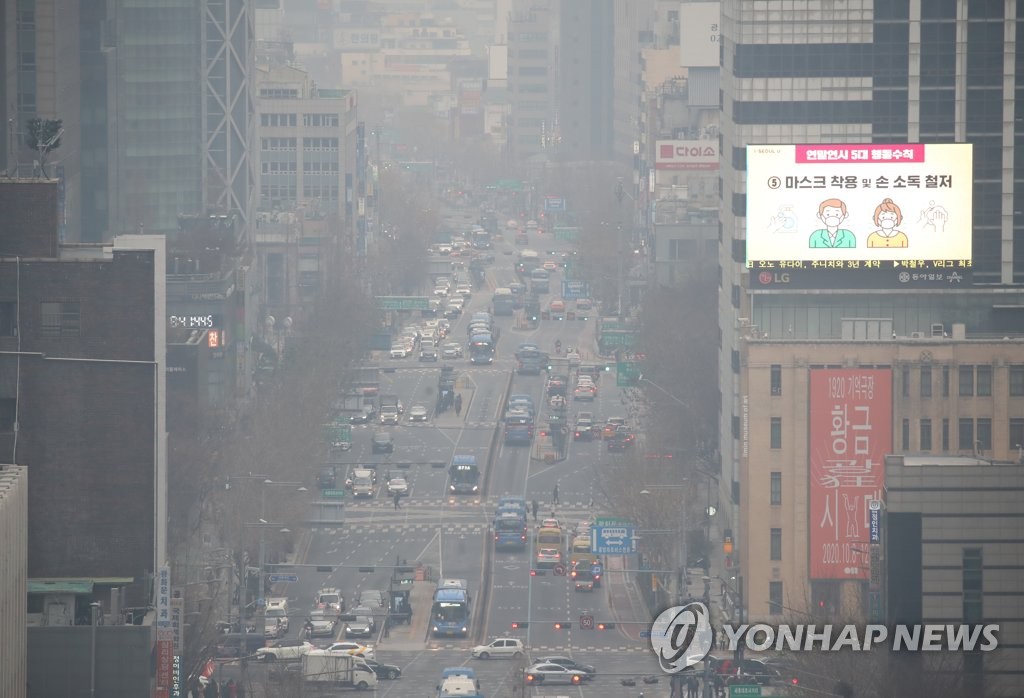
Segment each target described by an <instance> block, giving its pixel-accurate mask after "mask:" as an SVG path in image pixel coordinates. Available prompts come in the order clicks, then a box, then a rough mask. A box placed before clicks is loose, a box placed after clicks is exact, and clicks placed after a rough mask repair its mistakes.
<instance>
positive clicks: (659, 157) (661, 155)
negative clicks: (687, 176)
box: [654, 141, 718, 170]
mask: <svg viewBox="0 0 1024 698" xmlns="http://www.w3.org/2000/svg"><path fill="white" fill-rule="evenodd" d="M655 146H656V148H655V153H654V169H656V170H717V169H718V141H658V142H657V143H656V144H655Z"/></svg>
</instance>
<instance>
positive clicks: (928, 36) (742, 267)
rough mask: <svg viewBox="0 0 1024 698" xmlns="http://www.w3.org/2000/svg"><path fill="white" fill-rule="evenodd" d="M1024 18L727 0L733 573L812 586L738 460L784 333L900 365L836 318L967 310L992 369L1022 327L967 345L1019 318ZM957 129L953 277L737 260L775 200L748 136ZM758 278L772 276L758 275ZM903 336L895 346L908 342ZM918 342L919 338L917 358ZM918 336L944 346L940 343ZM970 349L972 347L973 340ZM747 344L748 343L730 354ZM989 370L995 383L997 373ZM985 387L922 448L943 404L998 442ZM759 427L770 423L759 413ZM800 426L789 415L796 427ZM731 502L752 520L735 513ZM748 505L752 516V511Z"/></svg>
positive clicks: (727, 368)
mask: <svg viewBox="0 0 1024 698" xmlns="http://www.w3.org/2000/svg"><path fill="white" fill-rule="evenodd" d="M681 7H682V9H685V8H686V4H683V5H682V6H681ZM1021 21H1022V19H1021V15H1020V10H1019V4H1017V5H1014V4H1012V3H1011V4H1005V3H967V2H947V3H916V2H910V1H909V0H896V1H894V2H886V3H875V4H874V5H873V6H871V5H868V4H865V3H858V2H855V3H843V4H841V5H840V4H836V5H835V6H834V7H830V10H829V12H828V13H825V14H817V13H816V12H815V11H814V10H813V9H811V8H809V7H805V6H796V5H793V4H791V3H786V2H781V1H771V2H766V3H759V4H758V6H757V8H754V7H752V6H751V4H750V3H746V2H742V1H741V0H723V1H722V3H721V22H720V23H721V31H722V34H721V44H722V46H721V53H720V55H721V57H722V63H721V80H722V94H721V100H722V101H721V105H722V122H721V132H722V135H721V139H720V145H721V161H720V162H721V186H722V191H721V202H722V204H721V229H722V234H721V245H720V248H719V266H720V268H721V272H722V280H721V294H720V307H719V317H720V318H721V326H720V330H721V333H722V351H721V354H720V361H719V372H720V376H719V384H720V389H721V396H722V412H721V419H720V437H721V446H720V447H721V451H722V459H723V481H725V482H729V481H730V480H731V481H732V486H733V492H734V494H735V495H736V496H734V497H733V500H732V504H733V506H731V507H729V506H727V507H723V510H722V512H721V513H722V515H723V517H724V518H725V520H726V521H727V522H728V521H729V519H732V521H733V526H734V528H735V530H736V531H743V532H745V533H749V534H753V535H755V536H756V537H754V538H747V539H744V538H743V536H742V535H741V536H740V537H739V538H737V540H736V545H737V546H738V549H739V550H741V551H742V552H741V558H742V559H744V560H745V561H746V562H745V564H746V565H749V566H747V567H745V569H744V570H743V574H744V575H745V576H746V577H747V578H748V579H770V578H772V575H773V574H774V572H773V570H775V569H777V568H778V569H779V570H780V572H779V573H780V574H783V575H786V576H787V577H790V576H791V577H793V578H794V579H796V580H797V584H798V586H799V587H800V588H798V589H797V590H795V591H794V592H793V593H792V594H791V595H790V594H789V593H788V592H787V598H789V599H790V601H792V602H794V603H803V602H804V601H805V600H806V601H810V600H811V599H812V598H813V594H812V593H811V591H812V589H811V588H809V583H808V581H807V577H806V574H805V571H804V570H803V569H802V568H800V567H799V566H797V567H793V568H789V569H785V566H783V567H779V566H778V565H774V564H769V563H770V562H771V561H769V560H767V559H766V558H765V555H764V552H765V550H766V546H765V541H764V540H763V537H764V529H765V524H764V522H763V520H761V519H759V515H760V513H763V512H759V510H758V509H756V507H766V506H770V505H766V504H765V503H764V501H763V499H764V497H765V492H766V490H765V484H764V482H763V477H762V476H763V473H761V470H760V469H757V470H756V472H758V473H761V474H760V475H758V478H760V479H756V480H751V479H750V477H751V476H750V473H751V471H752V469H748V466H747V465H745V464H746V463H748V462H749V459H748V454H747V452H746V451H745V449H746V448H747V447H746V446H745V445H744V444H745V443H746V440H747V438H748V435H747V434H748V433H747V427H746V426H744V425H747V424H749V425H750V429H751V430H753V429H754V428H755V424H754V422H753V421H752V420H751V419H750V417H749V415H748V414H747V412H746V410H747V409H755V408H756V409H759V410H763V409H764V408H765V406H766V404H767V405H771V404H772V402H773V401H774V400H768V401H767V403H765V402H764V401H761V400H760V398H758V399H757V400H754V399H751V400H750V403H749V405H747V404H745V403H744V396H745V395H748V390H749V389H748V387H747V386H749V385H751V384H753V383H755V382H757V383H761V384H764V383H765V375H766V374H765V375H761V373H758V374H757V375H759V376H760V377H759V378H757V379H756V380H755V379H754V376H753V375H750V374H751V371H752V370H753V369H752V368H750V367H751V366H754V365H757V366H771V365H773V364H775V365H780V364H781V365H783V366H785V365H787V362H788V361H789V360H790V358H791V354H790V351H789V350H788V349H786V348H785V347H784V346H782V345H783V344H784V343H785V341H786V340H807V341H809V342H814V345H813V346H814V355H813V356H812V355H811V354H809V353H808V352H805V351H803V350H801V353H804V354H806V357H805V358H803V359H802V360H803V361H805V362H807V363H828V362H827V361H825V360H823V359H822V358H820V356H821V355H822V352H824V351H825V347H827V346H833V347H834V348H833V349H829V350H828V353H831V354H832V355H833V356H835V359H834V361H835V362H837V363H842V362H843V361H844V360H845V361H848V362H852V363H853V364H855V365H868V364H871V363H873V362H874V363H880V364H885V365H892V363H891V362H893V361H896V360H897V359H898V358H899V357H898V355H897V354H898V353H897V352H893V356H891V357H888V358H886V357H885V356H883V355H879V352H878V351H877V350H875V349H873V348H872V347H870V346H868V345H865V344H863V343H852V344H844V343H843V341H842V340H843V337H844V335H843V327H844V323H843V319H844V318H882V319H884V320H888V321H889V322H891V328H892V329H891V332H890V333H889V334H890V336H891V334H892V333H893V332H894V333H895V334H896V335H897V336H898V337H910V336H912V335H913V334H914V333H918V334H920V335H921V336H924V337H930V336H931V327H932V326H933V325H934V326H936V327H939V328H945V329H944V330H941V329H940V333H941V332H942V331H945V332H949V328H951V327H952V325H953V324H954V323H963V324H965V325H966V333H967V336H968V337H976V338H979V339H977V340H968V341H967V342H966V344H964V343H963V342H954V343H953V346H958V347H959V346H961V345H963V346H964V347H971V348H972V349H971V353H972V356H971V358H969V359H968V358H966V356H965V358H963V359H960V358H957V361H963V362H964V363H965V364H970V363H972V362H977V363H978V364H981V363H986V364H989V363H991V364H992V365H993V371H998V370H1000V369H999V368H998V364H997V361H998V359H999V357H1000V356H1003V355H1004V354H1005V353H1006V352H1009V351H1011V349H1012V348H1015V347H1016V343H1015V342H1014V343H1011V344H1007V345H1006V347H1005V348H1000V346H1001V345H998V344H992V345H990V347H989V348H988V349H974V347H975V346H976V345H977V344H978V343H979V342H981V339H980V337H982V336H984V335H986V334H987V335H990V336H995V337H1003V336H1004V335H1005V336H1011V337H1013V336H1016V332H1017V331H1018V330H1019V328H1020V327H1022V326H1024V316H1022V315H1021V309H1022V308H1024V287H1022V286H1021V282H1022V281H1024V253H1022V250H1024V218H1022V217H1021V216H1020V215H1018V214H1016V213H1015V212H1019V211H1021V210H1024V187H1022V179H1024V171H1022V169H1021V168H1020V167H1018V166H1016V165H1015V164H1014V163H1018V162H1019V161H1020V156H1019V153H1020V152H1021V151H1020V148H1021V146H1022V142H1024V140H1022V139H1024V121H1021V120H1020V119H1007V118H1005V117H1004V115H1005V114H1012V113H1014V111H1013V110H1014V104H1015V97H1016V95H1018V94H1019V92H1020V89H1021V85H1022V80H1024V77H1022V71H1021V70H1020V68H1019V66H1020V60H1019V46H1018V45H1017V43H1016V40H1015V37H1019V35H1020V27H1021ZM681 24H682V21H681ZM953 142H957V143H972V144H974V151H973V152H974V162H973V168H974V174H973V178H972V185H973V198H974V207H973V222H972V223H973V224H972V226H971V229H972V248H973V252H972V256H973V260H972V263H971V271H972V274H973V277H972V279H971V281H970V282H969V283H967V284H964V285H962V286H961V288H959V289H957V290H956V291H948V290H940V289H935V290H915V289H911V288H881V287H879V288H873V289H864V290H851V289H850V288H849V287H848V284H847V283H845V282H844V279H843V278H842V277H839V276H837V277H836V278H835V279H834V280H833V282H832V283H830V284H827V285H826V286H824V287H817V288H815V289H814V291H813V293H807V292H806V291H804V292H798V291H797V290H796V289H791V290H787V289H786V284H787V283H789V282H790V281H791V278H790V275H789V274H788V273H787V272H786V270H782V271H781V272H779V273H777V274H773V273H769V272H765V274H764V275H763V276H762V275H761V274H758V277H760V278H755V277H754V276H752V275H751V274H750V271H749V270H748V269H747V268H746V264H745V263H746V260H747V245H748V241H749V238H750V236H749V234H748V232H749V230H748V225H747V223H748V220H749V219H748V218H747V217H748V215H753V216H769V215H770V212H763V211H754V212H751V211H748V209H747V202H746V196H747V184H748V180H747V172H746V171H747V165H748V163H747V151H746V149H745V148H746V146H747V145H751V144H801V143H811V144H828V143H897V144H899V143H953ZM1015 154H1016V155H1015ZM764 220H767V218H765V219H764ZM943 278H944V277H943ZM848 280H849V277H847V278H846V281H848ZM755 282H756V283H757V284H764V285H759V286H757V287H754V286H753V284H755ZM776 282H777V283H776ZM767 285H771V288H767V287H766V286H767ZM877 336H884V335H877ZM755 337H757V338H760V339H758V340H757V341H755V340H754V338H755ZM765 338H767V340H768V341H767V342H765V341H764V340H765ZM761 343H764V345H763V346H762V345H761ZM780 343H782V344H780ZM982 344H983V342H982ZM896 346H899V347H900V348H901V349H900V350H901V351H902V346H903V345H902V343H901V342H899V343H897V345H896ZM755 347H756V348H755ZM915 349H916V348H915ZM924 351H925V349H924V348H922V349H919V350H916V354H917V360H918V361H922V359H921V356H922V355H923V353H924ZM927 351H929V352H932V355H933V356H938V355H939V354H938V353H937V349H936V348H933V347H928V348H927ZM956 351H957V352H960V351H964V352H967V349H966V348H964V349H957V350H956ZM975 351H978V352H981V356H974V355H973V353H974V352H975ZM986 351H987V352H988V353H989V356H985V352H986ZM883 354H884V352H883ZM755 355H756V360H754V358H755ZM744 356H749V357H750V359H749V360H746V361H740V360H739V359H740V357H744ZM905 360H907V361H911V358H910V357H906V358H905ZM1005 360H1006V361H1011V357H1010V356H1006V357H1005ZM1018 361H1019V360H1018ZM803 370H806V369H803ZM912 375H913V372H912ZM1004 378H1005V377H1004ZM993 385H994V386H999V388H1000V389H1002V387H1003V384H1000V383H999V382H993ZM763 387H764V385H762V388H763ZM759 390H760V388H759ZM994 391H995V389H994ZM759 394H761V393H759ZM763 394H765V395H767V394H768V393H763ZM804 399H805V394H804V393H801V391H799V390H798V391H797V400H796V401H794V404H793V405H792V406H791V409H793V410H795V412H792V413H790V414H789V415H788V416H789V419H786V417H787V415H778V416H781V417H783V419H784V422H783V423H784V424H785V423H786V422H788V421H795V422H796V423H797V425H801V424H802V423H803V422H802V421H801V420H802V417H801V416H800V415H802V414H804V413H805V409H806V408H805V406H804V405H803V400H804ZM992 400H993V402H992V404H990V405H987V406H986V409H987V411H988V413H982V412H978V413H976V414H975V413H973V409H974V408H973V407H970V409H971V410H972V412H968V413H963V412H961V410H962V409H964V408H965V407H967V406H966V405H963V404H962V403H959V402H957V403H955V404H956V405H957V409H956V410H952V409H951V410H950V411H949V413H948V415H945V416H939V415H933V416H932V417H931V418H932V419H933V422H932V429H933V435H932V439H933V446H932V448H933V449H937V448H938V446H937V445H938V444H940V443H941V442H940V440H939V437H938V436H937V435H938V434H939V423H938V422H935V421H934V420H935V419H942V418H948V419H950V420H955V421H951V423H950V424H951V426H950V429H951V430H952V431H951V436H950V449H955V448H956V447H957V445H958V439H957V437H958V436H959V433H958V429H959V427H960V422H959V420H960V419H968V418H970V419H973V420H975V422H974V428H975V429H977V428H978V422H977V420H984V419H990V420H991V425H992V439H993V441H992V449H993V450H992V453H993V455H994V457H997V458H998V457H1006V456H1007V455H1008V454H1007V453H1006V446H1007V444H1006V438H1005V437H1006V430H1007V429H1008V428H1009V424H1008V419H1009V417H1010V416H1011V415H1012V414H1013V412H1012V411H1011V412H1007V411H1004V409H1003V406H1002V405H1001V404H1000V403H998V402H995V399H994V398H993V399H992ZM988 402H989V400H988V399H986V400H978V399H977V398H975V400H974V401H970V402H969V404H970V405H971V406H973V405H976V404H977V405H978V406H979V407H980V406H982V405H986V403H988ZM914 409H915V408H914V407H913V405H911V404H909V403H908V404H902V403H901V404H899V405H898V406H897V410H896V412H895V413H894V414H895V415H896V416H894V420H895V421H896V424H895V426H894V428H895V430H896V434H897V435H900V434H901V429H902V420H903V419H908V420H910V429H911V439H910V441H911V444H913V443H914V442H915V439H917V438H919V434H918V425H917V423H918V422H919V421H920V420H921V419H924V418H925V415H924V414H923V413H915V412H914ZM900 410H904V411H905V412H906V413H905V414H904V413H901V412H900ZM1019 411H1020V410H1019V407H1018V408H1017V413H1019ZM765 417H768V415H765ZM748 420H750V421H748ZM965 424H966V423H965ZM982 424H983V425H984V424H985V423H984V422H982ZM757 428H759V429H765V428H766V423H765V420H764V419H761V420H760V423H759V424H758V425H757ZM965 428H966V426H965ZM982 428H985V427H984V426H983V427H982ZM752 433H753V432H752V431H751V432H750V434H751V435H750V437H749V438H751V439H752V438H753V437H752ZM801 434H802V433H801V431H800V427H799V426H798V429H797V432H796V433H795V434H794V438H795V439H796V442H800V439H801V438H802V436H801ZM761 436H762V437H764V436H766V434H764V433H762V435H761ZM751 443H753V441H751ZM797 447H798V448H803V447H804V446H800V444H799V443H797ZM751 452H755V451H754V450H753V449H751ZM757 452H758V453H759V450H758V451H757ZM769 455H772V454H769ZM793 455H794V456H796V458H795V462H796V463H798V464H802V463H805V462H806V460H805V459H803V460H801V459H802V458H803V456H804V454H802V453H800V452H797V453H795V454H793ZM798 467H799V466H798ZM737 506H739V509H737ZM745 507H754V509H751V510H749V511H746V510H744V508H745ZM737 515H739V516H740V517H741V518H742V520H743V521H744V522H745V523H743V524H742V525H736V522H737V518H736V517H737ZM787 515H795V516H797V517H798V518H800V519H802V520H803V521H804V522H803V523H799V522H797V521H796V520H795V521H794V524H795V525H803V526H805V525H806V517H807V516H808V513H807V512H806V511H797V512H795V513H793V512H791V513H790V514H787ZM755 521H756V522H757V528H756V529H754V528H751V526H752V525H753V523H752V522H755ZM725 525H726V526H728V525H729V524H728V523H726V524H725ZM800 554H802V553H798V555H800ZM794 564H798V563H794ZM799 564H802V563H799ZM761 586H762V587H764V586H765V585H764V584H762V585H761ZM755 587H756V585H748V590H749V599H748V605H749V607H750V609H751V612H752V617H753V616H754V615H756V614H760V613H764V612H766V610H767V603H768V595H767V594H768V590H767V589H766V588H761V589H760V590H757V589H756V588H755Z"/></svg>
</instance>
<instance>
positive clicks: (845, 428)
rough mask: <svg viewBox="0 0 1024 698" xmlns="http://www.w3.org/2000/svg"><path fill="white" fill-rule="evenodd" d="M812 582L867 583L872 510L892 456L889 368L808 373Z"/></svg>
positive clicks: (890, 379) (817, 370)
mask: <svg viewBox="0 0 1024 698" xmlns="http://www.w3.org/2000/svg"><path fill="white" fill-rule="evenodd" d="M809 397H810V399H809V410H810V418H809V420H808V426H809V430H810V433H809V435H808V436H809V438H808V444H809V450H808V452H809V461H810V462H809V483H808V484H809V488H808V490H809V493H808V496H809V499H810V502H809V511H810V521H809V522H808V524H809V530H810V535H809V536H808V543H809V546H810V550H809V558H810V577H811V579H836V580H844V579H868V578H869V575H870V571H871V560H870V557H869V554H868V551H867V550H866V546H865V544H864V543H865V541H866V540H867V539H868V535H869V510H870V505H871V502H872V501H873V500H876V499H881V497H882V488H883V485H884V482H885V454H887V453H892V372H891V370H890V369H873V368H872V369H869V368H842V369H831V368H828V369H825V368H822V369H811V376H810V396H809Z"/></svg>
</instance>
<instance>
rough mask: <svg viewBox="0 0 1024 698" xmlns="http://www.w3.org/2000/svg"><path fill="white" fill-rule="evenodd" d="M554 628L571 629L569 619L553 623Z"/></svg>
mask: <svg viewBox="0 0 1024 698" xmlns="http://www.w3.org/2000/svg"><path fill="white" fill-rule="evenodd" d="M555 630H572V623H570V622H569V621H564V622H559V623H555Z"/></svg>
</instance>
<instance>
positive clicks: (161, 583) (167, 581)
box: [156, 565, 171, 628]
mask: <svg viewBox="0 0 1024 698" xmlns="http://www.w3.org/2000/svg"><path fill="white" fill-rule="evenodd" d="M156 627H158V628H170V627H171V568H170V567H169V566H167V565H161V566H160V571H159V573H158V574H157V586H156Z"/></svg>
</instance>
